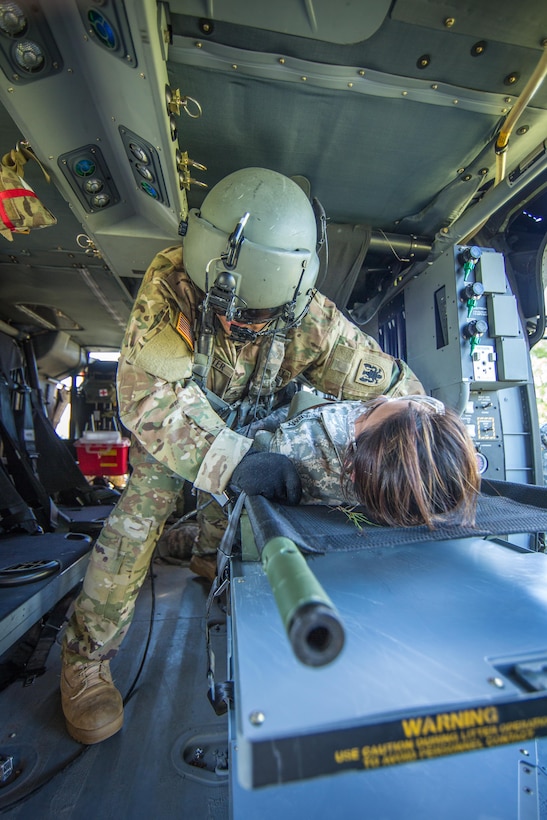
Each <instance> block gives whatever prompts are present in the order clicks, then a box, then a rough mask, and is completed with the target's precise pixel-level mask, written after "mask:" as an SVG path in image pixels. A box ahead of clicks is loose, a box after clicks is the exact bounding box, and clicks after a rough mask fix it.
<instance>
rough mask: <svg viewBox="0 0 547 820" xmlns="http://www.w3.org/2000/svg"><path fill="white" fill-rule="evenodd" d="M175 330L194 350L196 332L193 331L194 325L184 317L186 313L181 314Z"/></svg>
mask: <svg viewBox="0 0 547 820" xmlns="http://www.w3.org/2000/svg"><path fill="white" fill-rule="evenodd" d="M175 328H176V330H177V332H178V333H180V335H181V336H182V338H183V339H184V341H185V342H186V344H187V345H188V347H189V348H190V350H192V351H193V350H194V331H193V330H192V325H191V324H190V322H189V321H188V319H187V318H186V316H185V315H184V313H179V315H178V319H177V324H176V325H175Z"/></svg>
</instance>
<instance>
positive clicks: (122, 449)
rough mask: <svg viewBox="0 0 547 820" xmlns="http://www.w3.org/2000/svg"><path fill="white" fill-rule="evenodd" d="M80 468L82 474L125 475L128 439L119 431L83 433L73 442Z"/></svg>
mask: <svg viewBox="0 0 547 820" xmlns="http://www.w3.org/2000/svg"><path fill="white" fill-rule="evenodd" d="M75 447H76V453H77V456H78V463H79V465H80V470H81V471H82V473H83V474H84V475H92V476H97V475H125V473H127V470H128V466H127V460H128V454H129V439H127V438H122V437H121V434H120V433H99V432H91V433H84V434H83V436H82V438H80V439H78V441H77V442H75Z"/></svg>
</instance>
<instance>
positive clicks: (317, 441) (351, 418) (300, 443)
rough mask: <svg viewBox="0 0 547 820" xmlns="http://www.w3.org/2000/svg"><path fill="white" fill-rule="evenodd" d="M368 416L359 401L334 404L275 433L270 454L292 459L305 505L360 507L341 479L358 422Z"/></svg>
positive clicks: (311, 411) (312, 410) (286, 423)
mask: <svg viewBox="0 0 547 820" xmlns="http://www.w3.org/2000/svg"><path fill="white" fill-rule="evenodd" d="M363 413H366V408H364V407H363V404H362V402H360V401H344V402H332V403H330V404H320V405H318V406H317V407H312V408H310V409H309V410H304V411H303V412H302V413H299V414H298V415H297V416H295V417H294V418H292V419H289V420H288V421H284V422H283V423H282V424H280V425H279V427H278V429H277V430H276V431H275V433H273V435H272V437H271V439H270V441H269V446H268V449H269V451H270V453H282V454H283V455H285V456H289V457H290V459H291V461H292V462H293V464H294V466H295V467H296V469H297V471H298V474H299V476H300V479H301V481H302V503H303V504H329V505H338V504H344V503H349V504H358V503H359V502H358V500H357V498H356V497H355V494H354V492H353V488H352V487H351V485H350V483H349V482H347V483H344V484H343V485H342V481H341V477H342V472H343V466H344V460H345V455H346V451H347V448H348V447H350V446H351V444H352V442H354V441H355V422H356V420H357V419H358V418H359V417H360V416H362V415H363Z"/></svg>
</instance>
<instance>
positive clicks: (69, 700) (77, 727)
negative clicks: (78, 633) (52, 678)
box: [61, 659, 123, 744]
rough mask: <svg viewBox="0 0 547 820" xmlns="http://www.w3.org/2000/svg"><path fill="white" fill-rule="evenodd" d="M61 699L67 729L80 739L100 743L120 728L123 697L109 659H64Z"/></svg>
mask: <svg viewBox="0 0 547 820" xmlns="http://www.w3.org/2000/svg"><path fill="white" fill-rule="evenodd" d="M61 703H62V706H63V713H64V716H65V718H66V726H67V729H68V733H69V735H71V736H72V737H73V738H74V740H77V741H78V742H79V743H85V744H92V743H100V742H101V740H106V738H107V737H111V735H114V734H116V732H118V731H119V730H120V729H121V728H122V725H123V700H122V696H121V695H120V693H119V692H118V690H117V689H116V687H115V686H114V684H113V683H112V675H111V674H110V662H109V661H77V662H76V663H67V662H66V660H64V659H63V667H62V670H61Z"/></svg>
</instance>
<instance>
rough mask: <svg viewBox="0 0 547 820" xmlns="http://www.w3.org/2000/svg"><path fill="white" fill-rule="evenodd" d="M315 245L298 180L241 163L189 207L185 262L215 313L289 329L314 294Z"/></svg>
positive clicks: (310, 217) (311, 215) (311, 212)
mask: <svg viewBox="0 0 547 820" xmlns="http://www.w3.org/2000/svg"><path fill="white" fill-rule="evenodd" d="M317 244H318V243H317V224H316V218H315V213H314V210H313V208H312V205H311V204H310V201H309V199H308V197H307V196H306V194H305V193H304V191H303V190H302V189H301V188H300V187H299V185H297V184H296V182H293V180H291V179H289V178H288V177H286V176H283V174H279V173H277V172H276V171H271V170H269V169H266V168H243V169H242V170H239V171H235V172H234V173H232V174H229V175H228V176H227V177H225V178H224V179H222V180H221V181H220V182H219V183H217V185H215V186H214V188H212V189H211V191H210V192H209V193H208V194H207V196H206V197H205V199H204V201H203V204H202V206H201V208H200V209H199V210H197V209H192V210H191V211H190V213H189V216H188V228H187V232H186V235H185V237H184V239H183V257H184V265H185V268H186V271H187V273H188V275H189V276H190V278H191V279H192V281H193V282H194V283H195V284H196V285H197V286H198V287H199V288H200V289H201V290H202V291H204V293H206V294H211V300H212V304H213V308H214V309H215V311H216V312H217V313H220V314H223V315H226V316H227V318H228V319H231V320H234V319H235V320H236V321H238V322H242V323H248V324H254V323H261V322H273V321H274V320H278V321H276V322H275V326H276V328H277V329H279V327H280V326H281V328H287V327H292V326H293V325H295V324H297V323H298V322H299V320H300V319H301V318H302V317H303V316H304V315H305V313H306V311H307V309H308V307H309V303H310V301H311V298H312V296H313V286H314V285H315V281H316V279H317V274H318V271H319V260H318V257H317V252H316V247H317ZM223 294H224V296H223ZM279 320H280V321H279Z"/></svg>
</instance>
